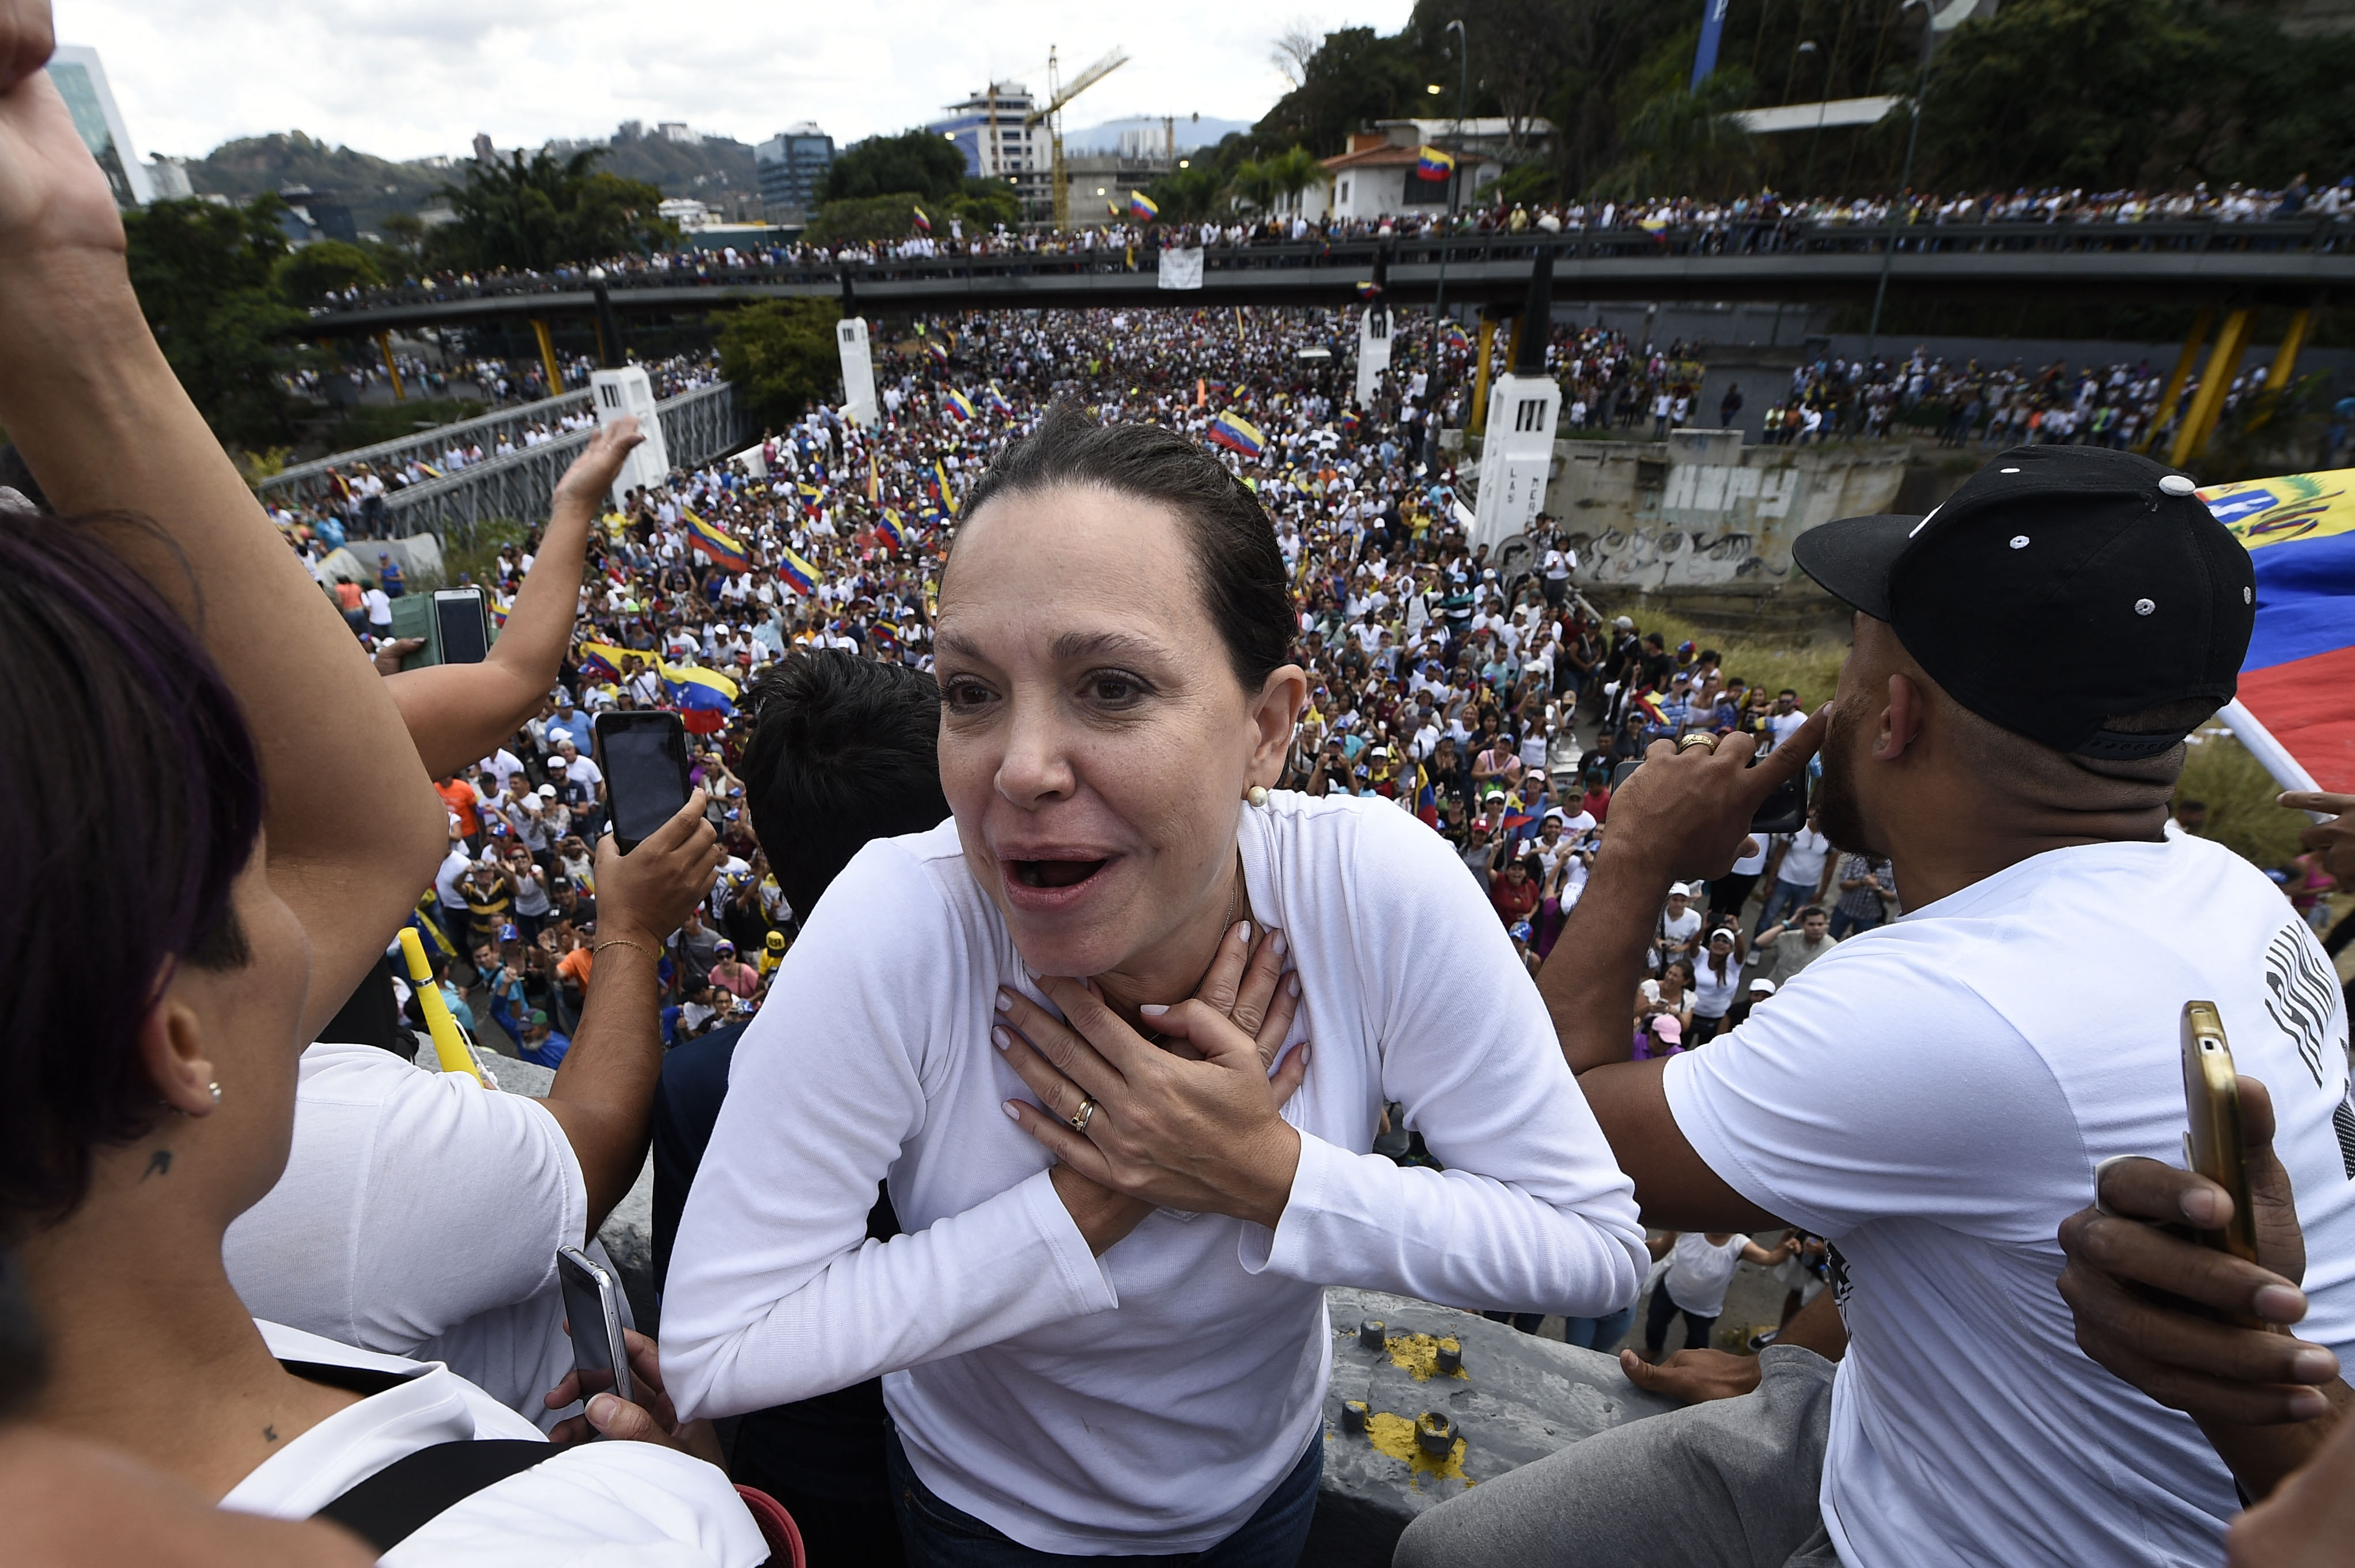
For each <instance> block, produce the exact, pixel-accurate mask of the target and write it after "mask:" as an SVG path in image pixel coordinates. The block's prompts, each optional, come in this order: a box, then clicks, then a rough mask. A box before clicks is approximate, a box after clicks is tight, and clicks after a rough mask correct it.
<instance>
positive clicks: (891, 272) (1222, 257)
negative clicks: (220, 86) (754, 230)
mask: <svg viewBox="0 0 2355 1568" xmlns="http://www.w3.org/2000/svg"><path fill="white" fill-rule="evenodd" d="M1892 238H1893V240H1894V242H1895V244H1896V247H1897V249H1898V251H1900V252H1901V253H1903V252H1912V251H1925V252H1988V253H1997V252H2000V253H2007V254H2043V255H2054V256H2063V255H2088V254H2116V253H2121V252H2179V253H2192V254H2199V255H2205V256H2212V255H2233V254H2247V253H2255V252H2297V253H2306V254H2318V255H2326V254H2355V217H2349V216H2331V215H2327V214H2326V215H2319V216H2316V217H2312V218H2307V217H2298V218H2291V219H2267V220H2263V221H2254V222H2228V221H2224V220H2222V219H2211V220H2202V221H2198V222H2190V223H2179V222H2145V223H2118V222H2074V221H2064V222H2056V223H2041V222H1995V223H1959V224H1957V223H1939V222H1935V221H1930V220H1924V221H1920V222H1913V223H1907V222H1903V221H1895V222H1883V223H1847V222H1827V223H1817V222H1809V223H1795V222H1787V221H1764V220H1758V219H1727V220H1724V221H1721V222H1718V223H1713V224H1710V225H1706V226H1701V225H1689V226H1682V227H1669V228H1663V229H1657V230H1649V229H1625V228H1612V229H1569V230H1564V231H1562V232H1561V233H1547V232H1544V231H1542V230H1540V229H1524V230H1523V231H1521V232H1520V233H1518V234H1514V233H1495V234H1471V235H1459V236H1455V237H1453V238H1447V239H1441V238H1438V237H1429V238H1425V237H1420V236H1412V235H1400V236H1397V237H1394V238H1391V239H1380V238H1373V237H1361V238H1349V239H1337V240H1310V241H1306V242H1303V243H1298V244H1246V245H1216V244H1214V245H1210V246H1207V247H1205V248H1204V250H1203V253H1202V262H1203V269H1204V271H1205V272H1209V273H1213V274H1215V273H1220V272H1267V271H1287V270H1294V269H1302V268H1311V269H1315V268H1333V269H1337V270H1341V271H1346V272H1349V273H1352V274H1354V275H1357V276H1360V277H1362V276H1364V275H1366V274H1367V273H1369V272H1370V271H1371V269H1372V268H1373V266H1374V264H1375V262H1376V261H1377V260H1378V259H1381V258H1384V257H1386V258H1387V260H1388V261H1389V262H1390V264H1391V266H1393V267H1399V266H1405V267H1415V266H1426V265H1429V266H1435V265H1437V264H1438V263H1439V261H1440V259H1441V256H1442V254H1443V253H1444V255H1445V257H1446V260H1447V263H1448V265H1449V266H1450V267H1451V268H1454V267H1462V266H1470V265H1476V264H1478V263H1480V262H1484V261H1528V260H1529V259H1530V258H1532V257H1534V256H1535V255H1536V254H1537V253H1538V252H1539V251H1540V250H1544V251H1551V252H1552V253H1553V256H1554V259H1555V261H1556V262H1557V263H1561V262H1575V261H1644V260H1652V259H1667V258H1689V257H1696V256H1727V257H1734V256H1761V257H1764V256H1784V255H1788V256H1794V257H1796V256H1810V255H1813V256H1820V255H1828V254H1840V253H1866V254H1878V253H1879V252H1880V251H1882V250H1883V249H1884V248H1886V247H1887V246H1888V245H1889V244H1890V243H1891V240H1892ZM1158 261H1159V252H1158V251H1156V249H1154V248H1153V247H1151V246H1137V247H1135V249H1134V250H1133V251H1132V250H1130V249H1127V248H1124V247H1104V248H1101V249H1098V250H1095V251H1056V252H1033V251H1006V252H1001V253H996V254H992V255H982V256H938V257H908V258H900V257H892V256H880V257H877V258H876V259H874V260H872V261H868V260H860V259H852V260H847V261H832V260H826V259H815V260H811V261H785V262H779V263H776V264H773V265H772V264H769V263H765V262H763V263H758V264H751V265H742V266H735V267H730V266H726V265H723V264H721V263H719V262H717V261H698V262H696V263H695V264H693V265H691V266H679V267H673V268H669V269H655V268H647V269H643V270H638V269H632V270H621V271H609V272H604V273H603V274H602V282H603V283H604V284H605V286H606V288H607V290H608V291H609V292H610V293H612V294H613V295H614V296H616V297H617V298H620V299H626V297H627V296H628V295H630V294H631V293H637V292H646V291H656V290H659V291H665V292H666V293H675V292H676V291H693V290H700V289H711V290H724V289H731V288H732V289H743V288H759V289H802V290H808V291H810V292H813V293H815V292H833V291H835V290H837V289H838V288H839V287H840V286H841V284H842V283H843V281H844V280H845V279H846V278H847V280H848V282H849V283H850V284H851V285H852V287H853V288H854V289H856V288H857V287H858V286H859V285H862V284H867V283H917V284H922V283H936V284H941V285H943V286H944V287H945V286H948V285H961V284H965V283H971V282H973V281H975V280H978V279H987V278H1018V277H1038V278H1053V277H1071V276H1113V275H1121V274H1137V273H1152V272H1156V271H1157V270H1158ZM590 288H591V281H590V279H589V277H588V276H587V274H585V273H582V272H571V271H568V272H557V273H552V274H547V275H529V276H514V277H490V278H482V279H473V280H468V281H466V282H464V283H440V282H437V283H404V284H400V285H398V286H395V287H390V288H381V289H372V290H369V291H368V292H367V293H365V294H364V295H362V296H360V297H359V298H357V299H354V300H349V301H340V300H339V301H336V302H334V303H332V304H327V305H325V306H322V307H320V308H319V309H317V310H315V311H314V312H313V315H314V318H318V319H320V320H321V322H322V325H328V324H329V323H330V321H331V319H332V318H334V317H336V316H338V315H365V314H366V313H368V312H369V311H373V310H378V309H384V308H387V307H415V306H421V305H432V304H453V303H456V302H460V301H475V300H498V299H506V298H513V299H516V300H517V302H518V303H522V302H525V301H527V300H530V299H533V298H538V297H541V296H549V295H562V296H568V302H567V303H577V302H571V301H570V300H569V296H572V295H580V296H581V298H582V299H586V298H587V296H588V291H589V289H590ZM547 303H551V304H552V303H555V302H553V301H549V302H547ZM1172 303H1177V302H1174V301H1173V302H1172Z"/></svg>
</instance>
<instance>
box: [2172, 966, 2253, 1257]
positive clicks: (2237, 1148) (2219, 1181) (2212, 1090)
mask: <svg viewBox="0 0 2355 1568" xmlns="http://www.w3.org/2000/svg"><path fill="white" fill-rule="evenodd" d="M2183 1108H2184V1112H2185V1114H2186V1115H2188V1116H2189V1117H2190V1124H2191V1130H2190V1132H2189V1133H2187V1134H2186V1135H2185V1136H2184V1140H2183V1141H2184V1146H2185V1151H2186V1152H2187V1153H2188V1154H2189V1155H2190V1160H2191V1168H2192V1169H2193V1170H2195V1171H2197V1172H2199V1173H2200V1175H2201V1176H2204V1177H2206V1178H2207V1179H2209V1180H2211V1181H2212V1182H2214V1183H2215V1184H2216V1185H2217V1186H2219V1187H2221V1188H2222V1189H2224V1190H2225V1191H2226V1192H2227V1193H2229V1194H2231V1196H2232V1220H2231V1221H2229V1222H2228V1223H2227V1224H2226V1225H2225V1226H2224V1228H2223V1229H2222V1230H2221V1231H2199V1232H2194V1234H2195V1235H2197V1236H2198V1238H2199V1240H2200V1245H2202V1246H2207V1247H2213V1248H2215V1249H2216V1250H2217V1251H2218V1252H2222V1253H2232V1255H2233V1256H2234V1257H2237V1258H2245V1259H2247V1260H2248V1261H2249V1262H2251V1263H2254V1262H2256V1261H2257V1216H2256V1206H2255V1205H2254V1203H2252V1202H2251V1201H2250V1199H2249V1166H2248V1160H2247V1159H2246V1157H2244V1155H2243V1150H2242V1147H2241V1084H2240V1080H2239V1079H2238V1078H2236V1077H2235V1076H2234V1075H2233V1072H2232V1047H2231V1046H2230V1045H2228V1044H2226V1043H2225V1040H2224V1020H2223V1019H2222V1017H2221V1016H2220V1015H2219V1014H2218V1013H2217V1011H2216V1004H2215V1003H2213V1002H2186V1003H2184V1004H2183Z"/></svg>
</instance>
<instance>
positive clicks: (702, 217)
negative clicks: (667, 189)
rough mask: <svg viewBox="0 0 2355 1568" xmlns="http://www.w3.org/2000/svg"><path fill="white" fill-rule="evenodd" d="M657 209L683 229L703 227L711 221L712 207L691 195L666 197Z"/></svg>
mask: <svg viewBox="0 0 2355 1568" xmlns="http://www.w3.org/2000/svg"><path fill="white" fill-rule="evenodd" d="M655 211H656V212H658V213H660V214H661V215H662V216H663V217H664V218H665V219H668V220H669V221H670V222H673V223H676V224H677V225H678V226H679V228H681V229H687V230H693V229H702V228H705V227H707V226H709V223H710V222H711V208H708V207H706V206H704V205H703V203H701V202H699V201H698V200H696V199H695V198H694V197H691V196H674V197H666V199H665V200H664V201H663V203H662V205H661V206H659V207H657V208H655Z"/></svg>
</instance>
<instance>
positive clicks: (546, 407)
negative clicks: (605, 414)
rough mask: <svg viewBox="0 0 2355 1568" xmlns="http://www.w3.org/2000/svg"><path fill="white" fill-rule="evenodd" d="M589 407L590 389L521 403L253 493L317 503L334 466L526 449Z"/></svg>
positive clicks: (309, 466) (330, 485) (349, 455)
mask: <svg viewBox="0 0 2355 1568" xmlns="http://www.w3.org/2000/svg"><path fill="white" fill-rule="evenodd" d="M396 406H398V405H396ZM589 409H590V402H589V394H588V392H587V391H586V390H582V391H578V392H567V393H565V394H564V395H563V396H562V397H560V398H543V399H542V400H539V401H538V402H536V403H518V404H517V405H516V406H515V407H513V408H506V409H497V410H494V411H492V412H490V413H486V414H477V415H476V416H474V418H473V419H470V420H459V421H455V422H453V423H451V424H442V425H435V426H434V427H433V428H432V429H431V430H421V431H419V432H417V433H416V434H415V435H404V436H399V437H396V438H395V439H393V440H391V441H380V442H378V443H376V444H375V445H374V446H357V447H354V448H352V449H351V450H350V451H348V452H337V453H330V454H329V455H327V456H325V457H322V458H320V459H319V460H317V461H316V462H314V463H298V464H295V465H294V466H293V467H292V468H287V469H282V470H281V471H280V472H278V473H276V474H273V475H271V476H270V477H269V478H267V479H264V480H263V481H262V482H261V484H259V485H255V486H254V487H253V489H254V493H255V494H256V495H258V496H261V498H262V499H263V500H265V501H290V502H301V503H304V504H306V505H316V504H318V503H319V502H321V501H324V500H325V499H326V498H327V497H328V496H330V495H332V494H333V493H334V490H335V485H334V482H333V481H331V480H330V479H329V478H328V477H327V471H328V470H329V469H331V468H332V469H334V470H336V472H337V473H339V474H341V475H343V476H344V477H345V478H346V479H348V478H350V477H351V476H352V472H353V470H354V469H356V468H357V467H358V466H359V464H363V463H365V464H368V465H369V466H370V467H372V468H396V469H397V468H400V467H401V466H402V465H403V464H406V463H408V461H409V460H410V458H411V457H421V458H423V459H424V460H425V461H426V462H428V463H431V464H434V465H435V466H437V467H438V466H440V464H441V454H442V453H443V452H445V451H447V450H448V449H449V447H450V445H451V443H453V442H454V443H463V444H464V445H467V446H473V445H474V444H475V443H478V442H479V443H481V444H482V445H484V446H486V447H496V445H497V444H498V443H499V440H500V438H501V437H505V438H506V442H507V443H508V444H509V445H511V446H515V447H517V448H520V447H521V446H522V445H523V436H524V432H525V431H527V430H528V429H529V428H530V427H531V426H533V425H536V424H544V425H552V424H554V423H555V422H556V421H559V420H560V419H562V418H564V417H565V416H566V415H567V414H571V413H586V412H588V411H589Z"/></svg>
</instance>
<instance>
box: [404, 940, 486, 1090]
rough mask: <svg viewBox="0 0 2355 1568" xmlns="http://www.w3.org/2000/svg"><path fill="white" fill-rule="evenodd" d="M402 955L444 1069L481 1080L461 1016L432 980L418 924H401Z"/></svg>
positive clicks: (481, 1073) (480, 1073)
mask: <svg viewBox="0 0 2355 1568" xmlns="http://www.w3.org/2000/svg"><path fill="white" fill-rule="evenodd" d="M400 955H401V957H402V958H403V959H405V960H406V961H407V962H408V965H409V983H410V985H412V986H414V987H417V1009H418V1011H420V1012H421V1013H423V1014H424V1015H425V1027H426V1028H427V1029H430V1030H432V1035H433V1054H434V1055H436V1056H438V1057H440V1058H441V1059H442V1072H463V1073H464V1074H465V1075H466V1076H467V1077H469V1078H471V1079H473V1080H474V1082H475V1083H481V1082H482V1081H483V1072H482V1069H480V1068H478V1067H476V1066H475V1065H474V1053H473V1052H472V1051H468V1050H467V1049H466V1042H465V1040H464V1039H462V1038H460V1036H459V1033H458V1020H457V1019H453V1018H452V1017H451V1016H450V1008H449V1005H448V1004H447V1003H445V1002H444V1001H442V991H441V988H440V987H437V986H435V985H434V984H433V970H432V966H431V965H428V964H427V963H426V962H425V944H423V943H422V942H420V941H419V940H418V939H417V928H416V927H415V926H413V925H404V926H402V927H401V928H400Z"/></svg>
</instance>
